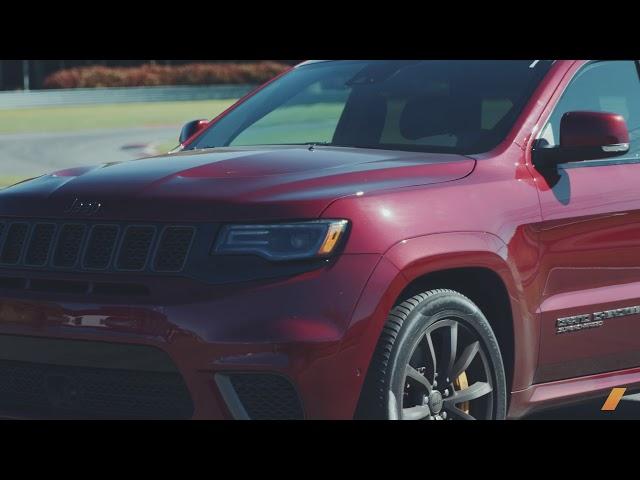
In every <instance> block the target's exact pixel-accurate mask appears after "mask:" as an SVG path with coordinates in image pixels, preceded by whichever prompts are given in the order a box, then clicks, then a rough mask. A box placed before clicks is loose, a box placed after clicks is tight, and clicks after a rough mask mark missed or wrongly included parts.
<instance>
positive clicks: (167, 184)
mask: <svg viewBox="0 0 640 480" xmlns="http://www.w3.org/2000/svg"><path fill="white" fill-rule="evenodd" d="M583 64H584V62H579V61H558V62H556V63H555V64H554V66H553V67H552V68H551V70H550V72H549V73H548V74H547V76H546V77H545V79H544V80H543V81H542V83H541V84H540V86H539V87H538V89H537V90H536V91H535V93H534V94H533V95H532V97H531V99H530V101H529V102H528V104H527V107H526V108H525V109H524V111H523V112H522V114H521V115H520V117H519V119H518V120H517V122H516V124H515V126H514V127H513V129H512V131H511V132H510V133H509V135H508V136H507V138H506V139H505V140H504V141H503V142H502V143H501V144H500V145H499V146H498V147H496V148H495V149H494V150H493V151H491V152H488V153H486V154H483V155H477V156H475V157H474V158H470V157H465V156H459V155H445V154H418V153H408V152H390V151H380V150H353V149H344V148H337V147H322V146H318V147H317V148H315V149H309V148H307V147H273V148H268V149H256V148H235V149H232V148H220V149H215V150H213V151H206V152H204V151H203V152H181V153H178V154H174V155H170V156H164V157H158V158H152V159H145V160H139V161H135V162H129V163H122V164H113V165H106V166H101V167H88V168H77V169H71V170H66V171H64V172H58V173H57V174H53V175H49V176H44V177H41V178H39V179H36V180H34V181H31V182H27V183H24V184H21V185H18V186H16V187H13V188H10V189H8V190H5V191H3V192H1V193H0V217H37V218H59V217H60V212H61V211H62V209H63V208H64V207H66V206H67V205H68V204H69V202H70V201H72V200H73V199H74V198H76V197H82V198H84V197H87V198H89V197H90V198H92V199H94V198H95V199H100V201H101V202H103V203H104V207H103V209H102V211H101V217H100V218H101V219H105V220H127V221H189V222H191V221H193V222H204V221H206V222H236V221H264V220H291V219H315V218H331V219H334V218H340V219H348V220H350V222H351V225H352V227H351V231H350V232H349V238H348V241H347V243H346V245H345V247H344V250H343V251H342V253H341V255H340V256H339V257H337V258H336V259H335V260H334V261H332V262H331V263H330V264H328V265H327V266H325V267H323V268H320V269H317V270H314V271H311V272H307V273H304V274H299V275H294V276H291V277H286V278H280V279H276V280H262V281H254V282H245V283H240V284H233V283H230V284H227V285H217V286H214V285H202V284H200V283H198V282H197V281H195V280H191V279H187V278H157V277H143V276H141V277H136V281H139V282H142V283H145V284H146V285H148V286H149V289H150V292H151V294H150V296H149V297H145V298H144V299H142V300H140V299H138V300H136V299H131V298H125V299H121V300H117V301H114V300H113V299H104V300H103V301H99V302H97V301H93V302H90V303H88V302H87V299H86V298H84V297H82V296H78V295H73V294H61V295H56V296H52V295H50V294H45V293H35V292H30V293H26V292H25V293H21V294H18V293H11V294H9V293H7V292H5V291H3V290H1V288H0V333H2V334H14V335H30V336H41V337H52V338H73V339H84V340H101V341H110V342H120V343H132V344H144V345H152V346H155V347H158V348H160V349H162V350H164V351H166V352H167V353H168V354H169V356H170V357H171V359H172V360H173V361H174V362H175V364H176V366H177V367H178V369H179V371H180V373H181V374H182V375H183V377H184V378H185V381H186V383H187V386H188V388H189V391H190V393H191V395H192V398H193V401H194V404H195V406H196V410H195V414H194V418H199V419H204V418H229V416H230V412H229V410H228V409H227V407H226V406H225V402H224V401H223V399H222V397H221V395H220V393H219V391H218V389H217V387H216V383H215V381H214V375H215V374H216V373H220V372H230V371H231V372H233V371H240V372H245V371H252V372H254V371H265V372H276V373H280V374H283V375H285V376H286V377H288V378H290V379H291V380H292V381H293V383H294V385H295V386H296V387H297V389H298V392H299V394H300V397H301V399H302V403H303V405H304V408H305V415H306V417H307V418H332V419H348V418H353V416H354V412H355V411H356V406H357V404H358V400H359V395H360V391H361V388H362V384H363V381H364V377H365V374H366V371H367V368H368V365H369V361H370V359H371V356H372V352H373V349H374V347H375V344H376V342H377V340H378V338H379V335H380V331H381V328H382V326H383V324H384V322H385V319H386V316H387V314H388V312H389V310H390V309H391V308H392V307H393V305H394V304H395V303H396V302H397V301H398V299H399V296H400V295H401V294H402V292H403V291H404V290H405V289H406V288H407V287H409V286H410V285H411V284H412V282H414V281H416V280H419V279H422V278H424V277H425V276H428V275H430V274H433V273H436V272H442V271H450V270H455V269H460V268H478V269H483V270H486V271H490V272H493V274H495V275H496V276H497V277H498V278H499V280H500V281H501V282H502V284H503V285H504V288H505V290H506V292H507V295H508V304H509V305H510V309H511V312H510V318H500V319H492V321H496V322H512V324H513V339H512V341H513V350H514V352H515V356H514V361H513V364H512V365H507V369H508V372H509V374H510V377H511V378H510V385H511V390H512V396H511V402H510V411H509V415H510V416H511V417H519V416H522V415H524V414H526V413H528V412H530V411H533V410H535V409H537V408H543V407H545V406H549V405H553V404H557V403H563V402H570V401H575V400H576V399H579V398H582V397H588V396H590V395H594V394H597V393H599V392H601V391H602V390H603V389H605V388H609V387H610V386H616V385H618V384H619V383H620V382H624V383H625V384H627V383H630V384H638V385H640V375H639V374H638V372H637V368H635V367H637V365H638V364H640V357H638V355H637V354H636V352H638V351H640V323H638V317H637V316H628V317H625V318H621V319H617V320H616V323H615V324H610V325H607V328H605V329H594V330H593V331H585V332H580V333H579V335H564V336H563V335H556V334H555V332H554V325H555V319H557V318H558V317H562V316H569V315H577V314H582V313H588V312H595V311H598V310H599V309H602V310H606V309H609V308H617V307H620V306H627V305H637V304H640V294H639V293H637V292H638V291H640V290H639V289H638V286H639V285H640V281H639V277H638V268H640V267H638V265H640V248H639V247H640V245H639V244H638V240H637V239H638V238H640V196H639V195H638V194H637V183H638V182H637V180H636V178H638V177H640V164H635V165H618V166H611V165H609V166H603V167H592V168H589V169H578V168H576V169H572V170H570V171H569V172H568V173H566V175H567V176H568V178H565V179H564V180H562V181H561V182H560V183H555V184H554V183H553V182H552V181H551V180H550V179H549V178H548V176H545V174H543V173H541V172H540V171H538V170H537V169H536V168H535V167H534V166H533V164H532V161H531V148H532V145H533V141H534V138H535V134H536V132H538V131H540V128H541V127H542V125H544V122H545V121H546V119H547V118H548V117H549V115H550V113H551V111H552V109H553V106H554V105H555V103H556V102H557V100H558V98H559V96H560V95H561V93H562V91H563V90H564V88H565V87H566V85H567V84H568V82H569V81H570V79H571V78H572V76H573V75H574V74H575V73H576V72H577V71H578V69H579V68H580V66H581V65H583ZM214 121H215V120H214ZM617 139H618V140H623V139H624V138H623V135H622V134H620V135H619V136H618V137H617ZM576 141H578V140H576ZM604 169H606V170H604ZM603 178H606V179H607V181H603ZM562 182H565V183H562ZM566 182H569V183H570V185H571V190H570V192H568V191H567V190H566V188H567V187H566V185H567V183H566ZM563 189H564V190H563ZM563 195H564V196H563ZM212 241H213V239H212ZM40 276H42V277H43V278H51V279H60V278H64V277H65V274H53V273H48V274H44V273H43V274H40ZM84 278H87V279H88V280H95V281H100V280H106V279H107V276H103V275H99V274H91V275H86V276H85V277H84ZM633 368H635V369H633ZM622 369H630V370H625V371H623V372H615V371H616V370H622ZM602 372H608V373H604V374H603V373H602ZM616 382H618V383H616Z"/></svg>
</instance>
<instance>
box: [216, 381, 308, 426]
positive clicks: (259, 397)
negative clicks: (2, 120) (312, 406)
mask: <svg viewBox="0 0 640 480" xmlns="http://www.w3.org/2000/svg"><path fill="white" fill-rule="evenodd" d="M223 377H224V378H226V379H228V383H227V382H226V381H225V382H218V385H219V386H221V388H224V386H223V385H227V386H228V388H231V389H232V390H233V392H223V395H224V396H225V399H226V400H227V402H229V401H232V402H233V401H235V402H238V403H239V404H240V405H241V406H242V409H243V413H246V417H247V418H248V419H250V420H302V419H304V412H303V410H302V403H301V402H300V397H299V396H298V393H297V391H296V389H295V388H294V386H293V385H292V384H291V382H290V381H289V380H287V379H286V378H285V377H283V376H281V375H273V374H234V375H228V376H226V375H225V376H223ZM230 393H231V394H232V395H229V394H230ZM231 399H233V400H231ZM237 407H238V405H235V406H231V405H230V409H231V410H232V411H235V412H238V408H237ZM240 411H242V410H240ZM236 416H240V415H236Z"/></svg>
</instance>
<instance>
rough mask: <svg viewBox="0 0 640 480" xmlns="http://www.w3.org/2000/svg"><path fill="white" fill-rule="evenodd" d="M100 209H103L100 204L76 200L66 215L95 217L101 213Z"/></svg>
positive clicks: (66, 211)
mask: <svg viewBox="0 0 640 480" xmlns="http://www.w3.org/2000/svg"><path fill="white" fill-rule="evenodd" d="M100 208H102V203H100V202H93V201H92V202H89V201H86V200H80V199H79V198H76V199H75V200H74V201H73V203H72V204H71V205H70V206H69V208H67V209H66V210H65V211H64V213H66V214H68V215H95V214H96V213H98V212H99V211H100Z"/></svg>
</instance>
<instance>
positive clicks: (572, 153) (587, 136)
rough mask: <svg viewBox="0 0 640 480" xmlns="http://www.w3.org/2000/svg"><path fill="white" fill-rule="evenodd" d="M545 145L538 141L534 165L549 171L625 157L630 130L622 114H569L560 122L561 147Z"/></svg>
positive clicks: (534, 150) (534, 151)
mask: <svg viewBox="0 0 640 480" xmlns="http://www.w3.org/2000/svg"><path fill="white" fill-rule="evenodd" d="M543 142H544V140H539V141H538V144H537V145H535V146H534V148H533V152H532V154H533V163H534V165H535V166H536V167H540V168H549V167H555V166H556V165H558V164H560V163H567V162H582V161H585V160H599V159H604V158H611V157H617V156H620V155H624V154H626V153H628V152H629V130H628V128H627V123H626V122H625V120H624V117H623V116H622V115H618V114H615V113H607V112H567V113H565V114H564V115H563V116H562V119H561V120H560V146H558V147H547V146H545V145H543V144H542V143H543ZM545 143H546V142H545Z"/></svg>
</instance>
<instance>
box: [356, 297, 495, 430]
mask: <svg viewBox="0 0 640 480" xmlns="http://www.w3.org/2000/svg"><path fill="white" fill-rule="evenodd" d="M506 406H507V394H506V381H505V373H504V366H503V363H502V357H501V355H500V349H499V347H498V341H497V339H496V337H495V335H494V333H493V330H492V329H491V326H490V325H489V322H488V321H487V319H486V318H485V317H484V315H483V314H482V312H481V311H480V310H479V309H478V307H477V306H476V305H475V304H474V303H473V302H471V300H469V299H468V298H466V297H465V296H463V295H461V294H460V293H458V292H454V291H451V290H433V291H430V292H426V293H422V294H419V295H416V296H414V297H412V298H409V299H407V300H405V301H403V302H402V303H400V304H399V305H397V306H396V307H395V308H394V309H393V310H392V311H391V313H390V314H389V316H388V318H387V323H386V325H385V327H384V329H383V331H382V334H381V337H380V340H379V341H378V345H377V347H376V351H375V353H374V356H373V359H372V362H371V365H370V367H369V371H368V374H367V381H366V384H365V388H364V391H363V402H362V404H361V416H363V417H364V418H376V419H394V420H395V419H397V420H476V419H482V420H493V419H504V418H505V415H506Z"/></svg>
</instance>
